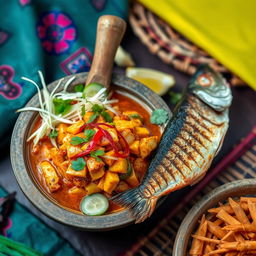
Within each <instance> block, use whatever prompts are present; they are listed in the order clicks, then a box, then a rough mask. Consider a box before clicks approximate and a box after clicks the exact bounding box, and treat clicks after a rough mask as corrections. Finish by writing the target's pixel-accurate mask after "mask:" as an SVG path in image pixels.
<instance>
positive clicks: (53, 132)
mask: <svg viewBox="0 0 256 256" xmlns="http://www.w3.org/2000/svg"><path fill="white" fill-rule="evenodd" d="M57 136H58V131H57V130H55V129H54V130H52V131H51V132H50V134H49V137H50V138H51V139H55V138H56V137H57Z"/></svg>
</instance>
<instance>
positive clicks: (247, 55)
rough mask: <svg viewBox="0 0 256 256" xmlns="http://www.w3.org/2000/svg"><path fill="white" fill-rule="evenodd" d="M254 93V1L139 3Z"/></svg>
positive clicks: (143, 0) (162, 0)
mask: <svg viewBox="0 0 256 256" xmlns="http://www.w3.org/2000/svg"><path fill="white" fill-rule="evenodd" d="M139 1H140V2H141V3H142V4H143V5H144V6H146V7H148V8H149V9H151V10H152V11H153V12H154V13H155V14H157V15H158V16H160V17H162V18H163V19H164V20H165V21H167V22H168V23H169V24H170V25H172V26H173V27H174V28H176V29H177V30H178V31H179V32H180V33H182V34H183V35H185V36H186V37H187V38H189V39H190V40H191V41H192V42H194V43H195V44H196V45H198V46H200V47H201V48H203V49H205V50H206V51H207V52H208V53H209V54H210V55H212V56H213V57H215V58H216V59H217V60H218V61H219V62H220V63H222V64H223V65H224V66H226V67H227V68H229V69H230V70H231V71H233V72H234V73H235V74H237V75H238V76H239V77H241V78H242V79H243V80H244V81H245V82H247V83H248V84H249V85H250V86H251V87H253V88H254V89H256V16H255V10H256V0H244V1H242V0H155V1H153V0H139Z"/></svg>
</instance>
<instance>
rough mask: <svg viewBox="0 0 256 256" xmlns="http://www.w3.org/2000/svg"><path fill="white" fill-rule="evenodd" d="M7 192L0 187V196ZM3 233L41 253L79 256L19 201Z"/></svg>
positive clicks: (58, 255) (55, 255) (56, 255)
mask: <svg viewBox="0 0 256 256" xmlns="http://www.w3.org/2000/svg"><path fill="white" fill-rule="evenodd" d="M6 194H7V193H6V192H5V191H4V190H3V189H2V188H1V187H0V197H4V196H5V195H6ZM4 235H5V236H6V237H8V238H10V239H12V240H14V241H17V242H21V243H23V244H26V245H27V246H29V247H31V248H33V249H35V250H36V251H38V252H41V253H43V255H49V256H64V255H65V256H66V255H68V256H79V255H80V254H79V253H77V252H76V251H75V250H74V249H73V248H72V247H71V246H70V244H69V243H68V242H67V241H66V240H64V239H62V238H61V237H60V236H59V235H58V234H57V233H56V232H55V231H53V230H52V229H51V228H49V227H48V226H46V225H45V224H44V223H43V222H41V221H40V220H39V219H38V218H36V217H35V216H34V215H33V214H32V213H30V212H29V211H28V210H27V209H25V208H24V207H23V206H21V205H20V204H19V203H15V205H14V209H13V211H12V214H11V215H10V217H9V221H8V225H7V227H6V228H5V229H4Z"/></svg>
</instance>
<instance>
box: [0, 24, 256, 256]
mask: <svg viewBox="0 0 256 256" xmlns="http://www.w3.org/2000/svg"><path fill="white" fill-rule="evenodd" d="M123 46H124V48H125V49H126V50H128V51H129V52H130V53H131V55H132V56H133V58H134V60H135V62H136V64H137V66H139V67H148V68H154V69H157V70H162V71H164V72H167V73H170V74H172V75H173V76H174V77H175V79H176V86H175V88H174V91H181V90H182V88H183V87H184V86H185V85H186V83H187V82H188V79H189V76H187V75H184V74H182V73H180V72H178V71H176V70H174V69H173V68H172V67H170V66H168V65H165V64H164V63H163V62H162V61H161V60H160V59H159V58H158V57H157V56H154V55H152V54H151V53H150V52H149V51H148V49H147V48H146V47H145V46H144V45H143V44H142V43H141V42H140V40H139V39H138V38H137V37H135V35H134V34H133V33H132V31H131V30H130V29H128V31H127V33H126V35H125V38H124V40H123ZM115 71H116V72H124V70H122V69H120V68H115ZM233 97H234V99H233V103H232V106H231V109H230V127H229V130H228V133H227V136H226V138H225V141H224V144H223V148H222V150H221V152H220V153H219V155H218V157H217V158H216V159H215V161H214V163H213V165H214V164H216V162H217V161H218V160H219V159H221V158H222V157H224V156H225V154H227V153H228V152H229V151H230V149H232V148H233V147H234V145H236V144H237V143H238V142H239V141H240V139H241V138H243V137H244V136H246V135H247V133H248V132H249V131H250V130H251V129H252V127H253V126H254V125H256V92H254V91H253V90H252V89H250V88H249V87H243V88H233ZM164 99H165V100H166V101H167V102H168V101H169V98H168V96H165V97H164ZM170 107H173V106H171V105H170ZM8 151H9V148H8V147H7V148H6V150H2V152H1V160H0V170H1V171H0V186H2V187H4V188H5V189H6V190H7V191H9V192H11V191H17V192H18V193H17V200H18V201H19V202H21V203H22V204H23V205H25V206H26V207H28V208H29V209H30V210H31V211H32V212H33V213H34V214H35V215H36V216H38V217H39V218H41V219H42V220H43V221H44V222H45V223H47V224H48V225H49V226H51V227H52V228H54V229H55V230H56V231H57V232H58V233H60V234H61V235H62V236H63V237H65V238H66V239H67V240H68V241H70V242H71V244H72V245H73V246H74V247H75V248H76V249H77V250H78V251H80V252H81V254H82V255H90V256H91V255H92V256H93V255H96V256H98V255H100V256H105V255H117V254H119V253H120V252H122V251H124V250H125V249H126V248H129V247H130V246H131V245H132V244H133V243H134V242H135V241H136V240H138V239H140V237H142V236H143V235H146V234H147V233H148V232H149V231H150V230H151V229H152V228H153V227H154V226H155V225H156V224H157V223H158V222H159V220H161V219H162V218H164V216H165V215H166V214H167V213H168V211H170V210H171V209H172V208H173V207H175V201H177V200H176V199H177V198H178V197H181V196H182V195H183V194H184V193H187V192H188V191H189V189H190V188H186V189H183V190H181V191H177V192H174V193H172V194H171V195H169V196H168V198H167V200H165V201H164V203H163V204H162V205H161V206H160V207H159V208H158V209H157V210H156V211H155V213H154V214H153V216H152V217H151V218H150V219H149V220H147V221H145V222H144V223H142V224H140V225H132V226H129V227H126V228H123V229H120V230H114V231H108V232H101V233H100V232H85V231H79V230H76V229H73V228H71V227H67V226H64V225H62V224H59V223H57V222H55V221H53V220H51V219H49V218H47V217H46V216H44V215H43V214H42V213H41V212H39V211H38V210H37V209H36V208H35V207H34V206H33V205H31V204H30V202H29V201H28V200H27V199H26V198H25V197H24V195H23V193H22V192H21V190H20V189H19V187H18V185H17V182H16V180H15V178H14V175H13V173H12V168H11V163H10V158H9V154H8Z"/></svg>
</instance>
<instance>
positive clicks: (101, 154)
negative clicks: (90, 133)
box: [90, 149, 105, 161]
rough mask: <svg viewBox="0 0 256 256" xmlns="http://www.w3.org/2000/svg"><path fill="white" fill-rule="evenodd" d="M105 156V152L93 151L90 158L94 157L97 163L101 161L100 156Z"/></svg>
mask: <svg viewBox="0 0 256 256" xmlns="http://www.w3.org/2000/svg"><path fill="white" fill-rule="evenodd" d="M104 154H105V152H104V150H101V149H98V150H96V151H91V152H90V156H91V157H94V158H95V159H96V160H97V161H101V159H100V158H99V156H103V155H104Z"/></svg>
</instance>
